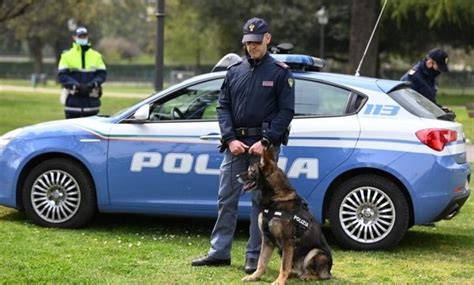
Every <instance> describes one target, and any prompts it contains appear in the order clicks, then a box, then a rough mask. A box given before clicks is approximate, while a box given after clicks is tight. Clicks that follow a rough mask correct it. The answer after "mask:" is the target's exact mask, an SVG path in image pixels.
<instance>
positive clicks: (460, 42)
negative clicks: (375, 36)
mask: <svg viewBox="0 0 474 285" xmlns="http://www.w3.org/2000/svg"><path fill="white" fill-rule="evenodd" d="M387 12H388V15H387V16H386V17H384V19H383V23H382V26H381V27H382V30H383V31H382V33H381V46H380V48H381V50H382V51H384V52H385V53H387V54H389V55H403V56H406V57H408V58H409V59H410V60H414V59H416V58H419V57H420V56H421V55H425V54H426V52H427V51H428V50H430V49H431V48H433V47H435V46H452V47H455V48H463V49H465V50H466V51H469V50H471V49H472V48H473V47H474V37H473V36H472V31H473V30H474V22H473V21H472V19H473V18H474V5H472V1H469V0H439V1H430V0H417V1H411V0H392V1H389V3H388V5H387Z"/></svg>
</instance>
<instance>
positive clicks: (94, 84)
mask: <svg viewBox="0 0 474 285" xmlns="http://www.w3.org/2000/svg"><path fill="white" fill-rule="evenodd" d="M97 86H98V84H97V82H89V83H87V88H89V90H92V89H94V88H96V87H97Z"/></svg>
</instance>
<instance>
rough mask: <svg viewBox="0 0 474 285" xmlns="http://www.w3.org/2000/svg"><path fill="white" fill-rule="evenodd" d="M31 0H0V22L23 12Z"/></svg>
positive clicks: (26, 9)
mask: <svg viewBox="0 0 474 285" xmlns="http://www.w3.org/2000/svg"><path fill="white" fill-rule="evenodd" d="M32 2H33V0H0V23H2V22H5V21H7V20H11V19H14V18H16V17H19V16H21V15H23V14H25V13H26V12H27V11H28V8H29V7H30V6H31V4H32Z"/></svg>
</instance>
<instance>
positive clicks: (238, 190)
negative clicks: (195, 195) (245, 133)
mask: <svg viewBox="0 0 474 285" xmlns="http://www.w3.org/2000/svg"><path fill="white" fill-rule="evenodd" d="M278 153H279V149H278V148H277V149H276V157H278ZM259 160H260V156H255V155H250V154H248V153H245V154H241V155H239V156H234V155H232V153H231V152H230V151H229V149H226V150H225V152H224V160H223V161H222V164H221V167H220V180H219V194H218V198H217V199H218V209H219V211H218V216H217V221H216V224H215V225H214V229H213V230H212V234H211V248H210V249H209V253H208V254H209V256H211V257H213V258H217V259H229V258H230V257H231V249H232V240H233V238H234V233H235V228H236V226H237V217H238V204H239V199H240V196H241V194H242V187H243V185H242V184H241V183H239V182H238V181H237V177H236V175H237V174H239V173H242V172H245V171H247V168H248V166H249V165H250V164H252V163H254V162H256V161H259ZM251 195H252V209H251V212H250V228H249V232H250V237H249V240H248V242H247V247H246V253H245V256H246V258H255V259H258V256H259V255H260V246H261V237H260V230H259V227H258V215H259V214H260V208H259V207H258V204H257V197H258V193H257V191H252V193H251Z"/></svg>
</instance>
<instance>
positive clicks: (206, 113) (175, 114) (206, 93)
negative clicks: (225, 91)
mask: <svg viewBox="0 0 474 285" xmlns="http://www.w3.org/2000/svg"><path fill="white" fill-rule="evenodd" d="M223 81H224V79H223V78H220V79H215V80H211V81H206V82H202V83H199V84H195V85H192V86H188V87H186V88H183V89H180V90H178V91H176V92H174V93H172V94H170V95H168V96H166V97H165V98H161V99H159V100H157V101H156V102H155V103H153V104H152V106H151V111H150V120H151V121H162V120H215V119H217V112H216V107H217V99H218V98H219V93H220V89H221V86H222V82H223Z"/></svg>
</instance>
